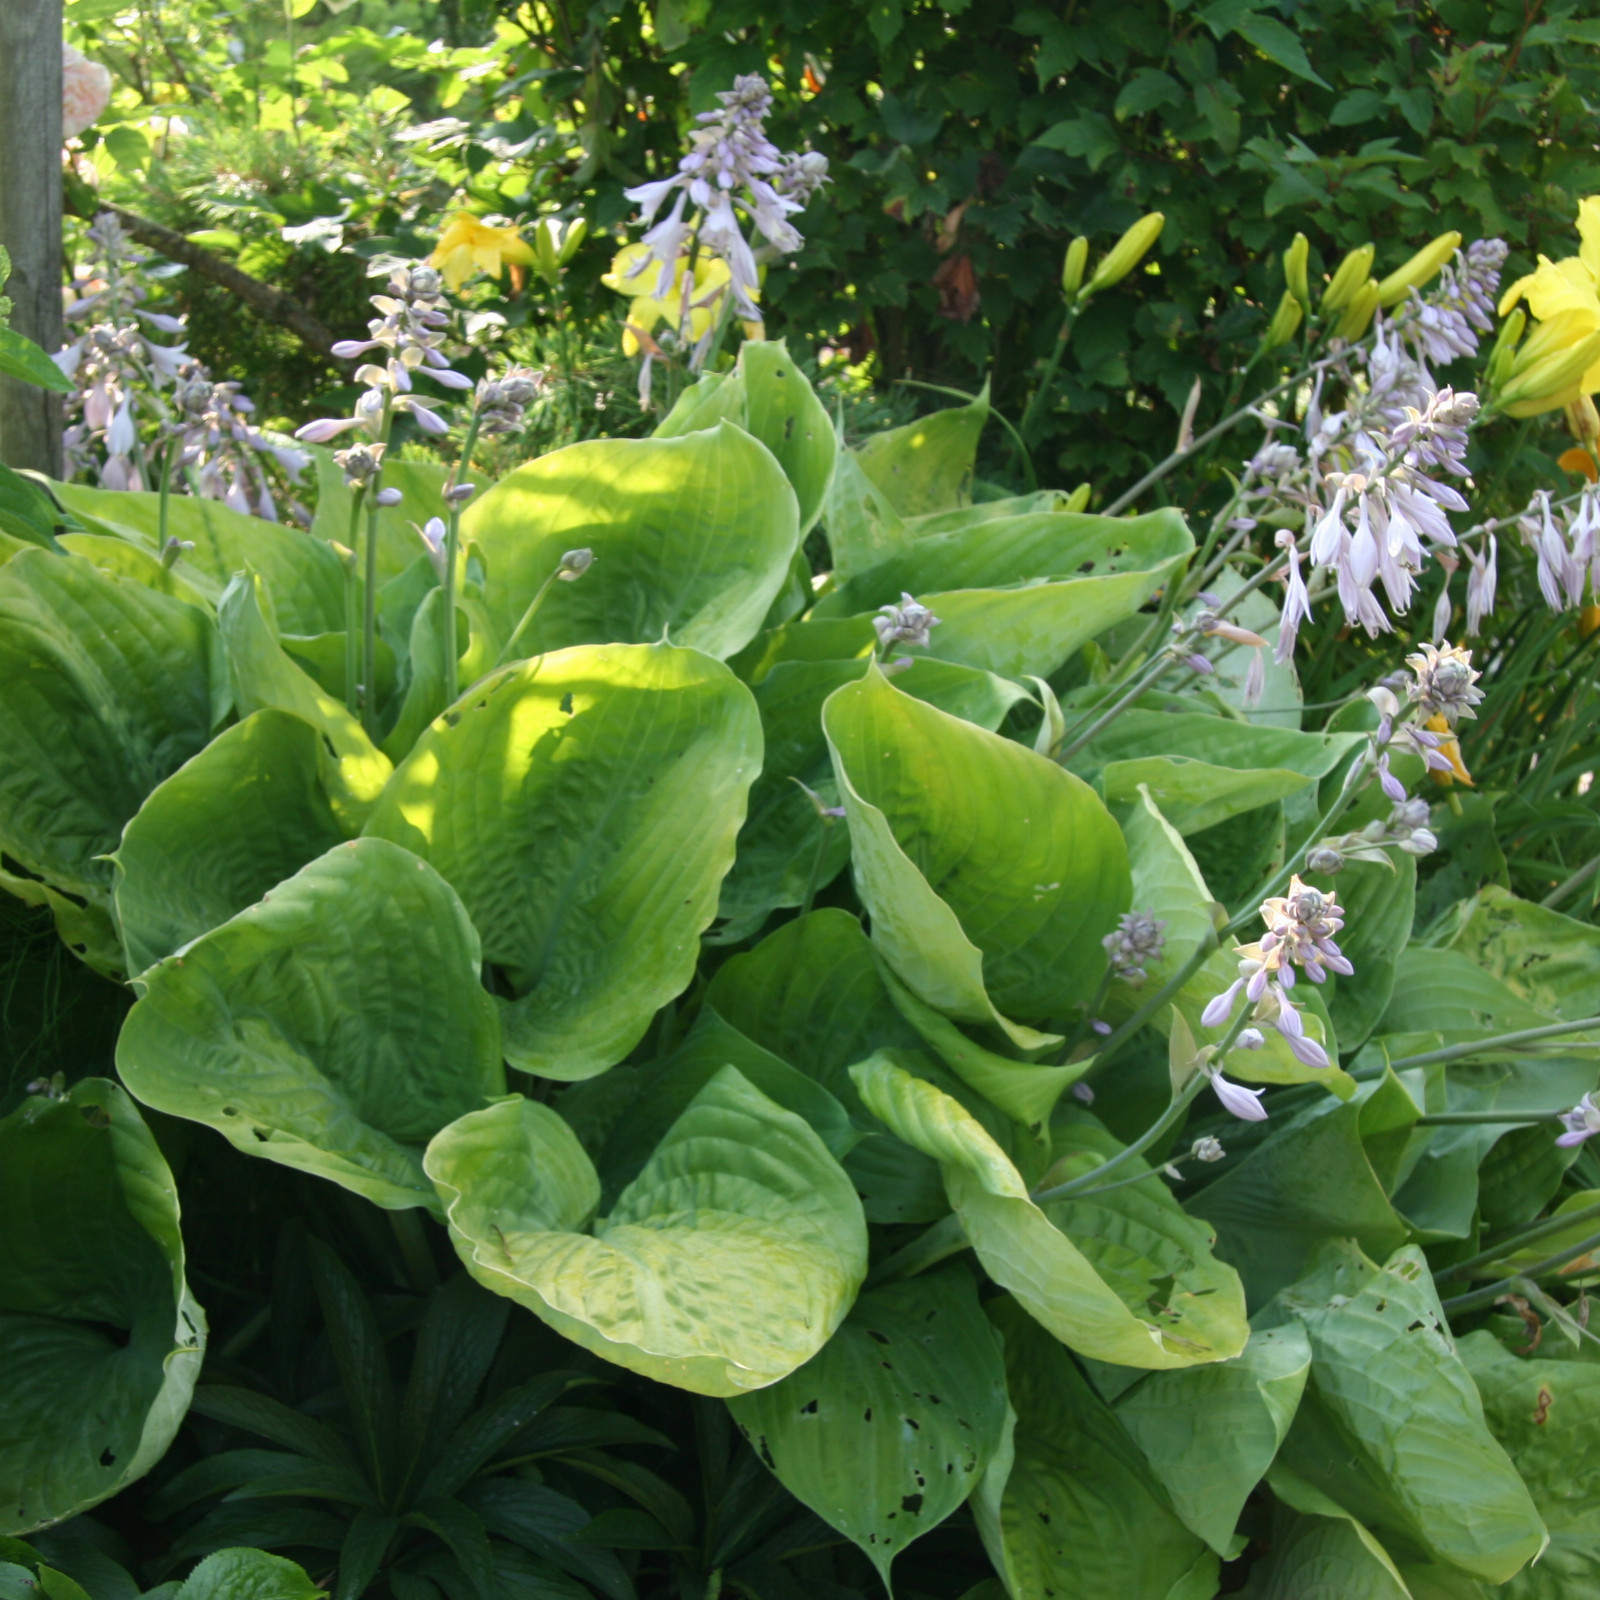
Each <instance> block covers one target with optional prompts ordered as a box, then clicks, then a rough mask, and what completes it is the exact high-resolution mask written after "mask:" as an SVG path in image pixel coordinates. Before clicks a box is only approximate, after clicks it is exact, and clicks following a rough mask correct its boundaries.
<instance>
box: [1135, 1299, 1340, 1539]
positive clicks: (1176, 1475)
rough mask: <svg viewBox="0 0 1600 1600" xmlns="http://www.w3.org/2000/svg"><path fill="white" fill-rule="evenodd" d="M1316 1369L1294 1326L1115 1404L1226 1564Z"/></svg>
mask: <svg viewBox="0 0 1600 1600" xmlns="http://www.w3.org/2000/svg"><path fill="white" fill-rule="evenodd" d="M1310 1367H1311V1345H1310V1343H1309V1341H1308V1340H1307V1338H1306V1335H1305V1330H1304V1329H1303V1328H1301V1327H1300V1326H1299V1325H1298V1324H1296V1323H1289V1324H1286V1325H1285V1326H1284V1327H1281V1328H1266V1329H1263V1330H1261V1331H1260V1332H1257V1333H1252V1334H1251V1335H1250V1342H1249V1343H1248V1344H1247V1345H1246V1346H1245V1347H1244V1350H1243V1351H1242V1352H1241V1353H1240V1354H1239V1355H1237V1356H1236V1357H1234V1359H1233V1360H1232V1361H1218V1362H1213V1363H1212V1364H1211V1365H1210V1366H1204V1367H1185V1368H1183V1369H1182V1370H1180V1371H1174V1372H1152V1373H1150V1374H1149V1375H1148V1376H1147V1377H1144V1378H1141V1379H1140V1380H1139V1382H1138V1383H1136V1384H1135V1385H1134V1386H1133V1387H1132V1388H1131V1389H1128V1390H1126V1391H1124V1393H1123V1394H1122V1395H1121V1396H1120V1397H1119V1398H1118V1399H1117V1401H1116V1403H1115V1410H1116V1414H1117V1420H1118V1421H1119V1422H1120V1423H1121V1424H1122V1426H1123V1427H1124V1428H1126V1429H1127V1430H1128V1432H1129V1434H1130V1435H1131V1436H1132V1437H1133V1441H1134V1443H1135V1444H1137V1445H1138V1446H1139V1448H1140V1450H1142V1451H1143V1452H1144V1457H1145V1460H1146V1461H1147V1462H1148V1463H1149V1464H1150V1470H1151V1471H1152V1472H1153V1473H1154V1474H1155V1475H1156V1477H1157V1478H1158V1479H1160V1481H1161V1485H1162V1487H1163V1488H1164V1489H1165V1490H1166V1491H1167V1494H1168V1495H1169V1496H1170V1497H1171V1500H1172V1508H1173V1510H1174V1511H1176V1512H1177V1514H1178V1516H1179V1517H1180V1518H1181V1520H1182V1521H1183V1523H1184V1526H1185V1527H1187V1528H1189V1529H1190V1530H1191V1531H1192V1532H1194V1533H1197V1534H1198V1535H1199V1536H1200V1537H1201V1538H1202V1539H1204V1540H1205V1542H1206V1543H1207V1544H1208V1545H1210V1546H1211V1548H1212V1549H1213V1550H1215V1551H1216V1552H1217V1554H1218V1555H1220V1556H1223V1557H1224V1558H1226V1557H1227V1556H1228V1555H1229V1554H1230V1552H1231V1551H1232V1549H1233V1546H1234V1527H1235V1525H1236V1524H1237V1522H1238V1520H1239V1513H1240V1512H1241V1511H1242V1510H1243V1509H1244V1503H1245V1501H1246V1500H1247V1499H1248V1498H1249V1496H1250V1494H1251V1492H1252V1491H1253V1490H1254V1489H1255V1487H1256V1485H1257V1484H1258V1483H1260V1481H1261V1480H1262V1478H1263V1477H1265V1476H1266V1471H1267V1468H1268V1467H1270V1466H1271V1465H1272V1458H1273V1457H1274V1456H1275V1455H1276V1454H1277V1453H1278V1446H1279V1445H1281V1444H1282V1443H1283V1439H1284V1435H1285V1434H1286V1433H1288V1431H1289V1424H1290V1423H1291V1422H1292V1421H1293V1420H1294V1414H1295V1409H1296V1408H1297V1407H1298V1406H1299V1404H1300V1395H1301V1392H1302V1391H1303V1390H1304V1388H1305V1384H1306V1374H1307V1372H1308V1371H1309V1370H1310Z"/></svg>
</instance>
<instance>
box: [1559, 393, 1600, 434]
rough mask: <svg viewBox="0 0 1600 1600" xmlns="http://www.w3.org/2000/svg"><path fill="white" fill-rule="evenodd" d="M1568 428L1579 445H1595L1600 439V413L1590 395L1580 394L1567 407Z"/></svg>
mask: <svg viewBox="0 0 1600 1600" xmlns="http://www.w3.org/2000/svg"><path fill="white" fill-rule="evenodd" d="M1567 426H1568V428H1570V429H1571V430H1572V437H1573V438H1574V439H1576V440H1577V441H1578V443H1579V444H1593V443H1594V441H1595V440H1596V439H1600V411H1596V410H1595V408H1594V401H1593V400H1591V399H1590V398H1589V397H1588V395H1586V394H1580V395H1579V396H1578V398H1577V399H1576V400H1573V401H1571V402H1570V403H1569V404H1568V406H1567Z"/></svg>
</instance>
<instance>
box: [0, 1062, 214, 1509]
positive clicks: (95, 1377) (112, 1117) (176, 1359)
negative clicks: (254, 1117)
mask: <svg viewBox="0 0 1600 1600" xmlns="http://www.w3.org/2000/svg"><path fill="white" fill-rule="evenodd" d="M205 1336H206V1324H205V1315H204V1313H203V1312H202V1311H201V1309H200V1307H199V1306H198V1305H197V1304H196V1303H195V1301H194V1300H193V1299H192V1298H191V1296H190V1294H189V1290H188V1287H187V1285H186V1284H185V1282H184V1265H183V1239H182V1236H181V1234H180V1233H179V1230H178V1194H177V1188H176V1186H175V1184H174V1183H173V1180H172V1174H171V1173H170V1172H169V1171H168V1170H167V1164H166V1162H165V1161H164V1160H163V1159H162V1156H161V1152H160V1150H159V1149H158V1148H157V1146H156V1142H155V1140H154V1138H152V1137H151V1134H150V1130H149V1129H148V1128H147V1127H145V1125H144V1122H143V1121H142V1119H141V1118H140V1116H139V1113H138V1111H137V1109H136V1108H135V1107H134V1104H133V1102H132V1101H131V1100H129V1098H128V1097H127V1095H126V1094H124V1093H123V1091H122V1090H121V1089H120V1088H118V1087H117V1085H115V1084H113V1083H108V1082H106V1081H105V1080H104V1079H103V1078H86V1079H84V1080H83V1081H82V1082H80V1083H79V1084H77V1085H76V1087H75V1088H73V1089H72V1091H71V1092H70V1093H69V1094H68V1095H67V1096H66V1098H65V1099H62V1100H44V1099H28V1100H26V1101H24V1102H23V1104H22V1105H21V1106H20V1107H19V1108H18V1109H17V1110H16V1111H14V1112H12V1114H11V1115H10V1116H9V1117H7V1118H6V1119H5V1120H4V1121H0V1368H3V1370H4V1372H5V1374H6V1384H7V1395H6V1402H5V1425H4V1427H3V1428H0V1506H3V1507H4V1512H3V1514H0V1528H3V1529H4V1530H5V1531H6V1532H9V1533H26V1532H27V1531H28V1530H30V1529H32V1528H40V1527H43V1526H44V1525H45V1524H47V1523H51V1522H59V1521H60V1520H61V1519H62V1518H64V1517H69V1516H72V1515H73V1514H74V1513H76V1512H79V1511H82V1510H84V1509H85V1508H87V1507H89V1506H92V1505H95V1504H96V1503H97V1502H99V1501H101V1500H104V1499H105V1498H106V1496H107V1495H110V1494H114V1493H115V1492H116V1491H117V1490H118V1489H120V1488H121V1487H122V1486H123V1485H124V1484H126V1483H131V1482H133V1480H134V1479H136V1478H139V1477H141V1476H143V1474H144V1473H146V1472H148V1471H149V1470H150V1468H151V1467H152V1466H154V1465H155V1463H156V1462H157V1461H158V1460H160V1458H161V1457H162V1455H163V1454H165V1452H166V1449H167V1446H168V1445H169V1444H170V1443H171V1442H172V1438H173V1436H174V1434H176V1433H177V1431H178V1425H179V1423H181V1422H182V1421H183V1414H184V1412H185V1411H186V1410H187V1409H188V1406H189V1396H190V1394H191V1393H192V1392H193V1390H194V1382H195V1378H196V1377H197V1376H198V1374H199V1371H200V1361H201V1357H202V1355H203V1353H204V1349H205Z"/></svg>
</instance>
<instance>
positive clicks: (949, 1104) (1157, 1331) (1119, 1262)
mask: <svg viewBox="0 0 1600 1600" xmlns="http://www.w3.org/2000/svg"><path fill="white" fill-rule="evenodd" d="M851 1076H852V1077H853V1078H854V1079H855V1082H856V1087H857V1088H858V1090H859V1091H860V1093H861V1098H862V1099H863V1100H864V1101H865V1102H866V1104H867V1105H868V1107H869V1108H870V1109H871V1110H872V1111H873V1112H874V1113H875V1114H876V1115H877V1116H879V1117H881V1118H882V1119H883V1121H884V1122H885V1123H887V1124H888V1126H889V1128H890V1130H891V1131H892V1132H893V1133H894V1134H896V1135H897V1136H898V1137H899V1138H901V1139H903V1140H905V1142H906V1143H907V1144H909V1145H911V1146H912V1147H913V1148H914V1149H917V1150H920V1151H921V1152H922V1153H923V1154H924V1155H927V1156H930V1157H932V1158H933V1159H934V1160H936V1161H937V1162H938V1163H939V1165H940V1168H941V1171H942V1173H943V1176H944V1183H945V1190H946V1193H947V1194H948V1196H949V1199H950V1204H951V1205H952V1206H953V1207H954V1208H955V1212H956V1215H957V1216H958V1217H959V1218H960V1220H961V1225H962V1227H963V1229H964V1230H965V1232H966V1236H967V1238H968V1240H969V1241H970V1242H971V1244H972V1247H973V1249H974V1250H975V1251H976V1252H977V1255H978V1259H979V1261H981V1262H982V1263H983V1265H984V1268H985V1269H986V1270H987V1272H988V1273H989V1275H990V1277H992V1278H993V1279H994V1280H995V1282H996V1283H998V1284H1000V1285H1001V1286H1002V1287H1003V1288H1006V1289H1009V1290H1010V1291H1011V1292H1012V1294H1014V1295H1015V1296H1016V1297H1017V1300H1018V1303H1019V1304H1021V1305H1022V1306H1023V1307H1025V1308H1026V1309H1027V1311H1028V1312H1029V1313H1030V1315H1032V1316H1033V1317H1035V1318H1036V1319H1037V1320H1038V1321H1039V1322H1040V1323H1041V1324H1043V1326H1044V1327H1046V1328H1048V1329H1049V1330H1050V1332H1051V1333H1053V1334H1054V1335H1055V1336H1056V1337H1057V1338H1058V1339H1060V1340H1061V1341H1062V1342H1063V1343H1065V1344H1069V1345H1071V1346H1072V1348H1073V1349H1074V1350H1077V1351H1078V1352H1079V1353H1080V1354H1082V1355H1086V1356H1090V1357H1092V1358H1093V1359H1095V1360H1097V1361H1108V1362H1113V1363H1115V1364H1117V1365H1119V1366H1127V1367H1152V1368H1155V1367H1186V1366H1191V1365H1193V1364H1194V1363H1196V1362H1201V1361H1224V1360H1227V1359H1228V1357H1230V1356H1234V1355H1237V1354H1238V1353H1239V1351H1240V1350H1242V1349H1243V1348H1244V1345H1245V1340H1246V1338H1247V1337H1248V1334H1249V1329H1248V1327H1247V1326H1246V1325H1245V1321H1244V1305H1243V1296H1242V1294H1241V1293H1240V1290H1239V1287H1238V1283H1237V1280H1233V1281H1231V1282H1230V1279H1231V1278H1232V1275H1231V1274H1230V1273H1229V1272H1228V1270H1227V1269H1226V1268H1225V1267H1221V1266H1219V1264H1218V1263H1216V1262H1215V1261H1213V1260H1212V1258H1211V1255H1210V1252H1209V1250H1208V1249H1207V1248H1206V1244H1205V1239H1206V1234H1205V1230H1204V1228H1203V1227H1201V1226H1199V1225H1197V1224H1194V1223H1192V1222H1190V1221H1189V1219H1188V1218H1186V1217H1184V1215H1183V1213H1182V1211H1181V1210H1180V1209H1179V1208H1178V1207H1177V1205H1176V1202H1172V1204H1171V1208H1170V1212H1168V1211H1167V1210H1166V1209H1165V1208H1163V1207H1161V1206H1160V1202H1159V1201H1152V1202H1150V1203H1148V1204H1146V1203H1142V1202H1141V1203H1135V1204H1134V1205H1131V1206H1129V1207H1128V1208H1127V1209H1126V1210H1123V1209H1122V1208H1120V1207H1113V1206H1111V1201H1112V1199H1113V1197H1114V1195H1117V1194H1121V1193H1123V1192H1124V1191H1113V1194H1108V1195H1106V1196H1103V1197H1093V1198H1092V1199H1090V1200H1086V1201H1081V1202H1079V1203H1078V1204H1079V1207H1080V1208H1081V1209H1079V1210H1077V1211H1076V1213H1075V1214H1074V1213H1073V1212H1071V1211H1065V1212H1064V1213H1063V1215H1064V1218H1065V1222H1066V1223H1078V1222H1082V1223H1083V1224H1084V1225H1085V1227H1086V1229H1087V1230H1088V1232H1086V1236H1085V1238H1084V1240H1083V1245H1082V1248H1080V1247H1079V1243H1078V1242H1077V1241H1076V1240H1075V1238H1070V1237H1068V1235H1067V1234H1066V1233H1063V1232H1062V1231H1061V1228H1060V1227H1058V1226H1057V1225H1056V1223H1055V1222H1053V1221H1052V1220H1051V1217H1050V1216H1048V1215H1046V1213H1045V1212H1044V1211H1042V1210H1041V1209H1040V1208H1039V1207H1038V1206H1037V1205H1035V1204H1034V1202H1033V1201H1032V1200H1031V1199H1030V1198H1029V1197H1028V1186H1027V1184H1026V1183H1024V1182H1023V1179H1022V1176H1021V1174H1020V1173H1019V1172H1018V1171H1017V1169H1016V1167H1015V1166H1014V1165H1013V1164H1012V1162H1011V1160H1010V1158H1009V1157H1008V1156H1007V1155H1006V1154H1005V1152H1004V1151H1003V1150H1002V1149H1001V1148H1000V1146H999V1145H998V1144H996V1143H995V1141H994V1139H993V1138H991V1137H990V1135H989V1134H988V1133H987V1132H986V1131H985V1130H984V1128H983V1126H982V1124H980V1123H979V1122H978V1120H977V1119H976V1118H975V1117H973V1116H972V1115H970V1114H969V1113H968V1112H967V1111H966V1110H965V1109H963V1107H962V1106H961V1105H959V1104H958V1103H957V1102H956V1101H955V1100H954V1099H952V1098H951V1097H950V1096H949V1095H947V1094H944V1093H943V1092H942V1091H940V1090H939V1089H938V1088H936V1087H935V1086H934V1085H933V1084H931V1083H929V1082H927V1081H926V1080H924V1079H921V1078H915V1077H913V1076H912V1075H911V1074H910V1073H908V1072H905V1071H903V1070H901V1069H900V1068H899V1067H897V1066H895V1065H894V1064H893V1063H892V1062H891V1061H889V1060H888V1059H887V1058H886V1057H884V1056H881V1055H879V1056H873V1057H871V1058H869V1059H868V1060H866V1061H864V1062H861V1063H859V1064H858V1065H856V1066H855V1067H853V1068H852V1069H851ZM1167 1198H1168V1200H1169V1201H1170V1198H1171V1197H1170V1196H1168V1197H1167ZM1101 1200H1103V1201H1104V1202H1105V1205H1104V1206H1103V1207H1102V1206H1100V1205H1097V1204H1096V1202H1097V1201H1101ZM1107 1208H1109V1209H1107ZM1158 1210H1159V1211H1160V1212H1161V1214H1160V1215H1157V1214H1155V1213H1156V1211H1158ZM1108 1222H1109V1227H1107V1226H1106V1225H1107V1223H1108ZM1064 1225H1065V1224H1064ZM1119 1234H1121V1235H1123V1236H1125V1237H1126V1238H1127V1240H1128V1241H1129V1248H1128V1249H1127V1250H1126V1251H1123V1250H1122V1249H1120V1248H1119V1246H1118V1244H1117V1235H1119ZM1091 1235H1092V1236H1091ZM1096 1256H1098V1257H1099V1258H1100V1260H1102V1261H1103V1262H1104V1263H1105V1264H1106V1266H1107V1268H1108V1270H1110V1271H1111V1272H1112V1274H1113V1278H1114V1280H1115V1281H1113V1282H1108V1281H1107V1280H1106V1278H1104V1277H1102V1276H1101V1274H1100V1272H1098V1271H1097V1270H1096V1268H1095V1264H1094V1258H1095V1257H1096ZM1158 1263H1159V1268H1160V1270H1159V1272H1158V1271H1157V1270H1155V1269H1156V1267H1157V1264H1158ZM1146 1266H1148V1267H1150V1268H1151V1271H1150V1272H1149V1274H1148V1279H1146V1278H1145V1277H1142V1276H1141V1273H1143V1271H1144V1268H1145V1267H1146ZM1162 1277H1169V1278H1171V1279H1172V1280H1173V1281H1172V1283H1171V1284H1166V1283H1164V1282H1161V1281H1158V1280H1159V1279H1160V1278H1162ZM1136 1278H1137V1279H1138V1283H1137V1284H1135V1283H1134V1280H1135V1279H1136ZM1129 1299H1132V1300H1133V1301H1134V1305H1132V1306H1130V1305H1129V1304H1128V1300H1129ZM1207 1300H1212V1301H1214V1302H1215V1304H1214V1305H1207V1304H1206V1302H1207Z"/></svg>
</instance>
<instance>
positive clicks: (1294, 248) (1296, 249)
mask: <svg viewBox="0 0 1600 1600" xmlns="http://www.w3.org/2000/svg"><path fill="white" fill-rule="evenodd" d="M1310 255H1311V241H1310V240H1309V239H1307V238H1306V236H1305V235H1304V234H1303V233H1297V234H1296V235H1295V236H1294V242H1293V243H1292V244H1291V245H1290V246H1289V248H1288V249H1287V250H1285V251H1284V252H1283V281H1284V282H1285V283H1286V284H1288V286H1289V293H1290V294H1292V295H1293V296H1294V297H1295V299H1296V300H1297V301H1299V303H1300V309H1301V310H1302V311H1309V310H1310V309H1311V286H1310V284H1308V283H1307V282H1306V262H1307V260H1308V259H1309V258H1310Z"/></svg>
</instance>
